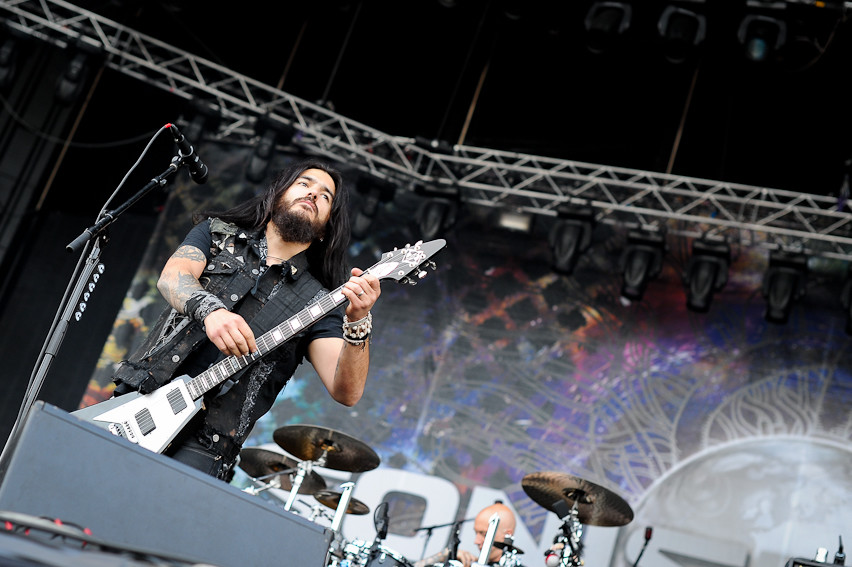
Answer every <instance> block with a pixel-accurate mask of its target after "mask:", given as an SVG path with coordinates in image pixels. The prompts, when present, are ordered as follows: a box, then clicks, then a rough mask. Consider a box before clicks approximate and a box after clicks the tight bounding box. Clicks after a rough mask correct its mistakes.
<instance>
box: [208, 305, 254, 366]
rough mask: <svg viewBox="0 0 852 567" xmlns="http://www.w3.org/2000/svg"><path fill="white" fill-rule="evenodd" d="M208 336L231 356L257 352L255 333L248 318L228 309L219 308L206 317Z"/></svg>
mask: <svg viewBox="0 0 852 567" xmlns="http://www.w3.org/2000/svg"><path fill="white" fill-rule="evenodd" d="M204 330H205V332H206V333H207V338H208V339H210V341H211V342H212V343H213V344H214V345H216V348H218V349H219V350H220V351H221V352H222V353H224V354H226V355H229V356H244V355H246V354H250V353H252V352H257V344H256V343H255V342H254V333H253V332H252V330H251V327H249V326H248V323H246V320H245V319H243V318H242V317H241V316H240V315H237V314H236V313H231V312H230V311H228V310H227V309H217V310H216V311H214V312H213V313H211V314H210V315H208V316H207V317H205V318H204Z"/></svg>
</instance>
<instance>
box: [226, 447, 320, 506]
mask: <svg viewBox="0 0 852 567" xmlns="http://www.w3.org/2000/svg"><path fill="white" fill-rule="evenodd" d="M298 466H299V463H298V462H297V461H295V460H293V459H291V458H289V457H286V456H285V455H281V454H280V453H276V452H275V451H267V450H266V449H258V448H257V447H246V448H245V449H243V450H242V451H240V468H241V469H243V470H244V471H246V474H248V475H249V476H250V477H252V478H261V477H265V476H268V475H271V474H274V473H277V472H280V473H281V474H280V475H278V482H279V484H280V485H281V489H282V490H287V491H291V490H293V478H294V477H295V475H296V472H297V471H296V468H297V467H298ZM284 471H287V472H284ZM325 487H326V484H325V480H324V479H323V478H322V477H321V476H320V475H318V474H317V473H315V472H314V471H311V472H310V473H309V474H306V475H305V477H304V479H302V484H301V485H300V486H299V494H313V493H314V492H316V491H317V490H323V489H325Z"/></svg>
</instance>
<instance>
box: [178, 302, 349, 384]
mask: <svg viewBox="0 0 852 567" xmlns="http://www.w3.org/2000/svg"><path fill="white" fill-rule="evenodd" d="M342 289H343V286H340V287H339V288H337V289H336V290H334V291H333V292H331V293H329V294H327V295H324V296H322V297H321V298H320V300H319V301H317V302H316V303H312V304H311V305H309V306H307V307H305V308H304V309H302V310H301V311H299V312H298V313H296V314H295V315H293V316H292V317H290V318H289V319H287V320H286V321H284V322H283V323H280V324H278V325H276V326H275V327H274V328H273V329H271V330H270V331H267V332H266V333H264V334H262V335H261V336H259V337H256V338H255V342H256V343H257V352H255V353H253V354H247V355H245V356H229V357H227V358H224V359H222V360H220V361H219V362H217V363H216V364H214V365H213V366H211V367H210V368H208V369H207V370H205V371H204V372H202V373H201V374H199V375H198V376H196V377H195V378H193V379H192V380H190V381H189V382H187V385H186V386H187V389H188V390H189V394H190V395H191V396H192V399H193V400H197V399H198V398H200V397H201V396H203V395H204V394H205V393H206V392H208V391H210V390H212V389H213V388H215V387H216V386H218V385H219V384H221V383H222V382H224V381H225V380H227V379H228V378H230V377H231V376H233V375H234V374H236V373H237V372H239V371H240V370H242V369H243V368H246V367H247V366H249V365H250V364H251V363H252V362H254V361H255V360H257V359H258V358H260V357H262V356H264V355H265V354H267V353H268V352H269V351H271V350H273V349H275V348H277V347H279V346H281V345H282V344H284V343H286V342H287V341H288V340H290V339H291V338H293V336H295V335H296V334H297V333H299V332H301V331H302V330H303V329H306V328H308V327H310V326H311V325H313V324H314V323H316V322H317V321H319V320H320V319H322V318H323V317H325V316H326V315H328V314H329V313H331V312H332V311H333V310H334V309H335V308H336V307H338V306H339V305H342V304H343V302H344V301H346V296H345V295H343V293H342V292H341V290H342Z"/></svg>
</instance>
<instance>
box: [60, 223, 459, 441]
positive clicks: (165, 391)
mask: <svg viewBox="0 0 852 567" xmlns="http://www.w3.org/2000/svg"><path fill="white" fill-rule="evenodd" d="M444 246H446V241H444V240H441V239H438V240H431V241H429V242H418V243H417V244H415V245H414V246H411V245H406V246H405V248H402V249H396V250H394V251H392V252H385V253H384V254H382V259H381V260H379V262H377V263H376V264H375V265H374V266H372V267H370V268H369V269H368V270H367V272H369V273H371V274H372V275H374V276H376V277H377V278H379V279H380V280H383V279H393V280H396V281H398V282H402V283H408V284H416V283H417V281H418V280H419V279H422V278H423V277H424V276H425V275H426V272H425V271H424V269H425V267H427V266H429V267H431V268H433V269H434V267H435V265H434V263H433V262H431V261H430V260H429V259H430V258H431V257H432V256H433V255H435V254H436V253H438V252H439V251H440V250H441V249H443V248H444ZM412 272H416V273H415V274H414V277H410V276H411V274H412ZM342 289H343V286H341V287H339V288H337V289H336V290H334V291H333V292H331V293H330V294H328V295H325V296H323V297H322V298H321V299H320V300H319V301H318V302H316V303H314V304H313V305H310V306H308V307H305V308H304V309H302V310H301V311H300V312H298V313H297V314H296V315H293V316H292V317H290V318H289V319H287V320H286V321H284V322H283V323H281V324H279V325H277V326H276V327H274V328H273V329H272V330H270V331H268V332H266V333H264V334H263V335H261V336H260V337H257V338H256V342H257V352H255V353H253V354H250V355H246V356H229V357H227V358H225V359H223V360H221V361H219V362H217V363H216V364H214V365H213V366H211V367H210V368H208V369H207V370H205V371H204V372H202V373H201V374H199V375H198V376H196V377H195V378H190V377H189V376H181V377H179V378H175V379H174V380H172V381H171V382H169V383H168V384H165V385H163V386H161V387H160V388H158V389H157V390H155V391H153V392H151V393H150V394H146V395H142V394H139V393H138V392H134V393H129V394H125V395H123V396H119V397H116V398H111V399H109V400H106V401H104V402H101V403H98V404H94V405H92V406H89V407H86V408H83V409H80V410H77V411H75V412H72V414H71V415H74V416H76V417H78V418H80V419H82V420H84V421H89V422H91V423H94V424H95V425H99V426H101V427H103V428H105V429H107V430H108V431H110V432H111V433H112V434H113V435H118V436H120V437H124V438H125V439H127V440H129V441H131V442H133V443H136V444H137V445H139V446H141V447H144V448H145V449H148V450H150V451H154V452H155V453H162V452H163V451H164V450H165V449H166V448H167V447H168V446H169V443H171V442H172V440H173V439H174V438H175V437H176V436H177V434H178V433H179V432H180V431H181V429H183V428H184V426H185V425H186V424H187V423H188V422H189V420H190V419H192V417H193V416H194V415H195V414H196V413H198V411H199V410H201V398H202V396H204V394H205V393H206V392H208V391H210V390H211V389H213V388H214V387H216V386H218V385H219V384H221V383H222V382H224V381H225V380H227V379H228V378H229V377H231V376H233V375H234V374H236V373H237V372H239V371H240V370H242V369H243V368H245V367H247V366H248V365H249V364H251V363H252V362H254V361H255V360H257V359H258V358H260V357H262V356H263V355H265V354H266V353H268V352H269V351H271V350H272V349H274V348H276V347H278V346H281V345H282V344H284V343H285V342H286V341H288V340H290V339H291V338H292V337H293V336H295V335H296V334H297V333H299V332H300V331H302V330H303V329H305V328H307V327H309V326H311V325H313V324H314V323H316V322H317V321H319V320H320V319H322V318H323V317H325V316H326V315H328V314H329V313H330V312H331V311H333V310H334V309H335V308H337V307H338V306H339V305H342V304H343V302H345V301H346V296H344V295H343V293H341V290H342Z"/></svg>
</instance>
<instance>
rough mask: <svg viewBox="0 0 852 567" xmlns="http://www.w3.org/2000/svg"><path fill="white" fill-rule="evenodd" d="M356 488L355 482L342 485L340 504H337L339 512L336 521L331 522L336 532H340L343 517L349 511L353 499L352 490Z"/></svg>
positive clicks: (335, 514)
mask: <svg viewBox="0 0 852 567" xmlns="http://www.w3.org/2000/svg"><path fill="white" fill-rule="evenodd" d="M353 488H355V483H354V482H344V483H343V484H341V485H340V490H341V493H340V502H338V503H337V510H335V512H334V519H333V520H332V521H331V529H332V530H334V531H335V532H339V531H340V524H341V523H342V522H343V516H344V514H346V510H348V509H349V501H350V500H351V499H352V489H353Z"/></svg>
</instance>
